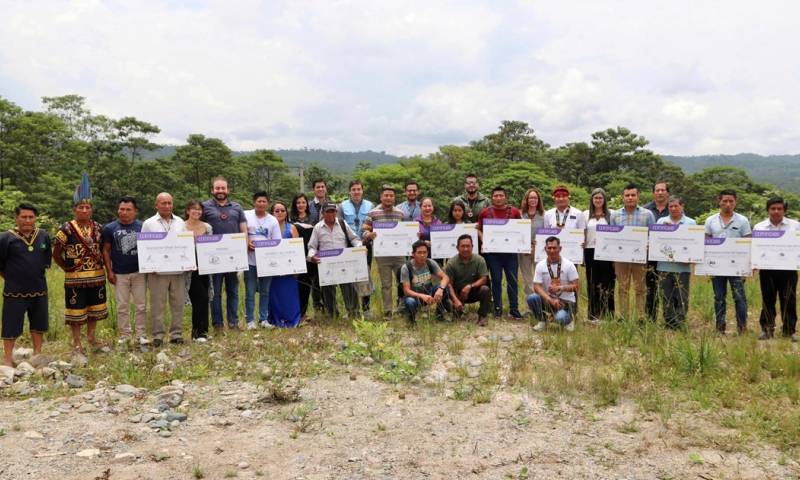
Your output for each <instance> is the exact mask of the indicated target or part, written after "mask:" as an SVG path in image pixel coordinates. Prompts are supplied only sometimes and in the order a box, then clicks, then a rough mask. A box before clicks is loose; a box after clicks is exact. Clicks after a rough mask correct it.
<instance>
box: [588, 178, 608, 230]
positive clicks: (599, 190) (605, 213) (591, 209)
mask: <svg viewBox="0 0 800 480" xmlns="http://www.w3.org/2000/svg"><path fill="white" fill-rule="evenodd" d="M598 193H599V194H600V195H602V196H603V217H604V218H605V219H606V222H608V223H611V214H610V213H609V211H608V195H606V191H605V190H603V189H602V188H600V187H597V188H595V189H594V190H592V194H591V195H589V218H592V217H594V202H593V201H592V199H593V198H594V196H595V195H597V194H598Z"/></svg>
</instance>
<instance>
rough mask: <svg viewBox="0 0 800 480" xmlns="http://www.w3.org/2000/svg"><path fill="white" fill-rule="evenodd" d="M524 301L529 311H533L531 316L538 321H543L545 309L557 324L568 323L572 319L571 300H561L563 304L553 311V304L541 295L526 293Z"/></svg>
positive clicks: (572, 305) (572, 307)
mask: <svg viewBox="0 0 800 480" xmlns="http://www.w3.org/2000/svg"><path fill="white" fill-rule="evenodd" d="M526 302H527V303H528V309H529V310H530V311H531V313H533V317H534V318H535V319H536V320H538V321H540V322H544V321H545V316H544V313H545V309H546V310H547V311H548V312H551V313H552V314H553V320H555V322H556V323H557V324H559V325H569V323H570V322H571V321H572V311H573V309H574V304H573V303H571V302H565V301H564V300H562V301H561V303H562V304H563V307H562V308H560V309H558V310H556V311H553V306H552V305H550V304H549V303H546V302H544V301H543V300H542V297H540V296H539V295H538V294H536V293H531V294H530V295H528V297H527V298H526Z"/></svg>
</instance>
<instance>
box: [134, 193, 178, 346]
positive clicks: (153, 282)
mask: <svg viewBox="0 0 800 480" xmlns="http://www.w3.org/2000/svg"><path fill="white" fill-rule="evenodd" d="M156 212H157V213H156V214H155V215H153V216H152V217H150V218H148V219H147V220H145V221H144V223H143V224H142V232H143V233H144V232H166V233H167V234H169V233H180V232H182V231H184V225H183V219H182V218H181V217H179V216H177V215H173V213H172V195H170V194H169V193H166V192H162V193H159V194H158V195H157V196H156ZM147 289H148V290H150V316H151V317H152V318H153V346H155V347H160V346H161V345H162V344H163V343H164V309H165V308H166V306H167V298H169V306H170V312H171V313H172V317H171V319H170V320H171V321H170V329H169V337H170V340H169V342H170V343H176V344H180V343H183V308H184V306H185V304H186V283H185V280H184V272H161V273H148V274H147Z"/></svg>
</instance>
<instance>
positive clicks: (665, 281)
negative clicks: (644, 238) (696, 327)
mask: <svg viewBox="0 0 800 480" xmlns="http://www.w3.org/2000/svg"><path fill="white" fill-rule="evenodd" d="M667 208H668V212H669V213H668V214H667V216H666V217H661V218H659V219H658V222H656V223H658V224H659V225H697V222H695V221H694V219H693V218H690V217H687V216H686V215H684V214H683V199H682V198H680V197H677V196H674V195H673V196H670V197H669V199H668V200H667ZM656 270H657V271H658V275H659V277H660V284H661V301H662V302H663V303H664V323H665V324H666V326H667V328H671V329H678V328H682V327H683V326H684V324H685V322H686V314H687V312H688V311H689V279H690V277H691V275H692V265H691V264H690V263H681V262H656ZM654 317H655V315H654ZM654 317H651V318H654Z"/></svg>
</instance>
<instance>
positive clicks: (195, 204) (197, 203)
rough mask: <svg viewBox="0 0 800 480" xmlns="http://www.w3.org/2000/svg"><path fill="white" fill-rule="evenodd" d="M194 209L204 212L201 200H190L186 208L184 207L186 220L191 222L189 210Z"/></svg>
mask: <svg viewBox="0 0 800 480" xmlns="http://www.w3.org/2000/svg"><path fill="white" fill-rule="evenodd" d="M192 207H199V208H200V211H203V202H201V201H200V200H189V201H188V202H186V207H184V209H183V219H184V220H189V210H191V209H192Z"/></svg>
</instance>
